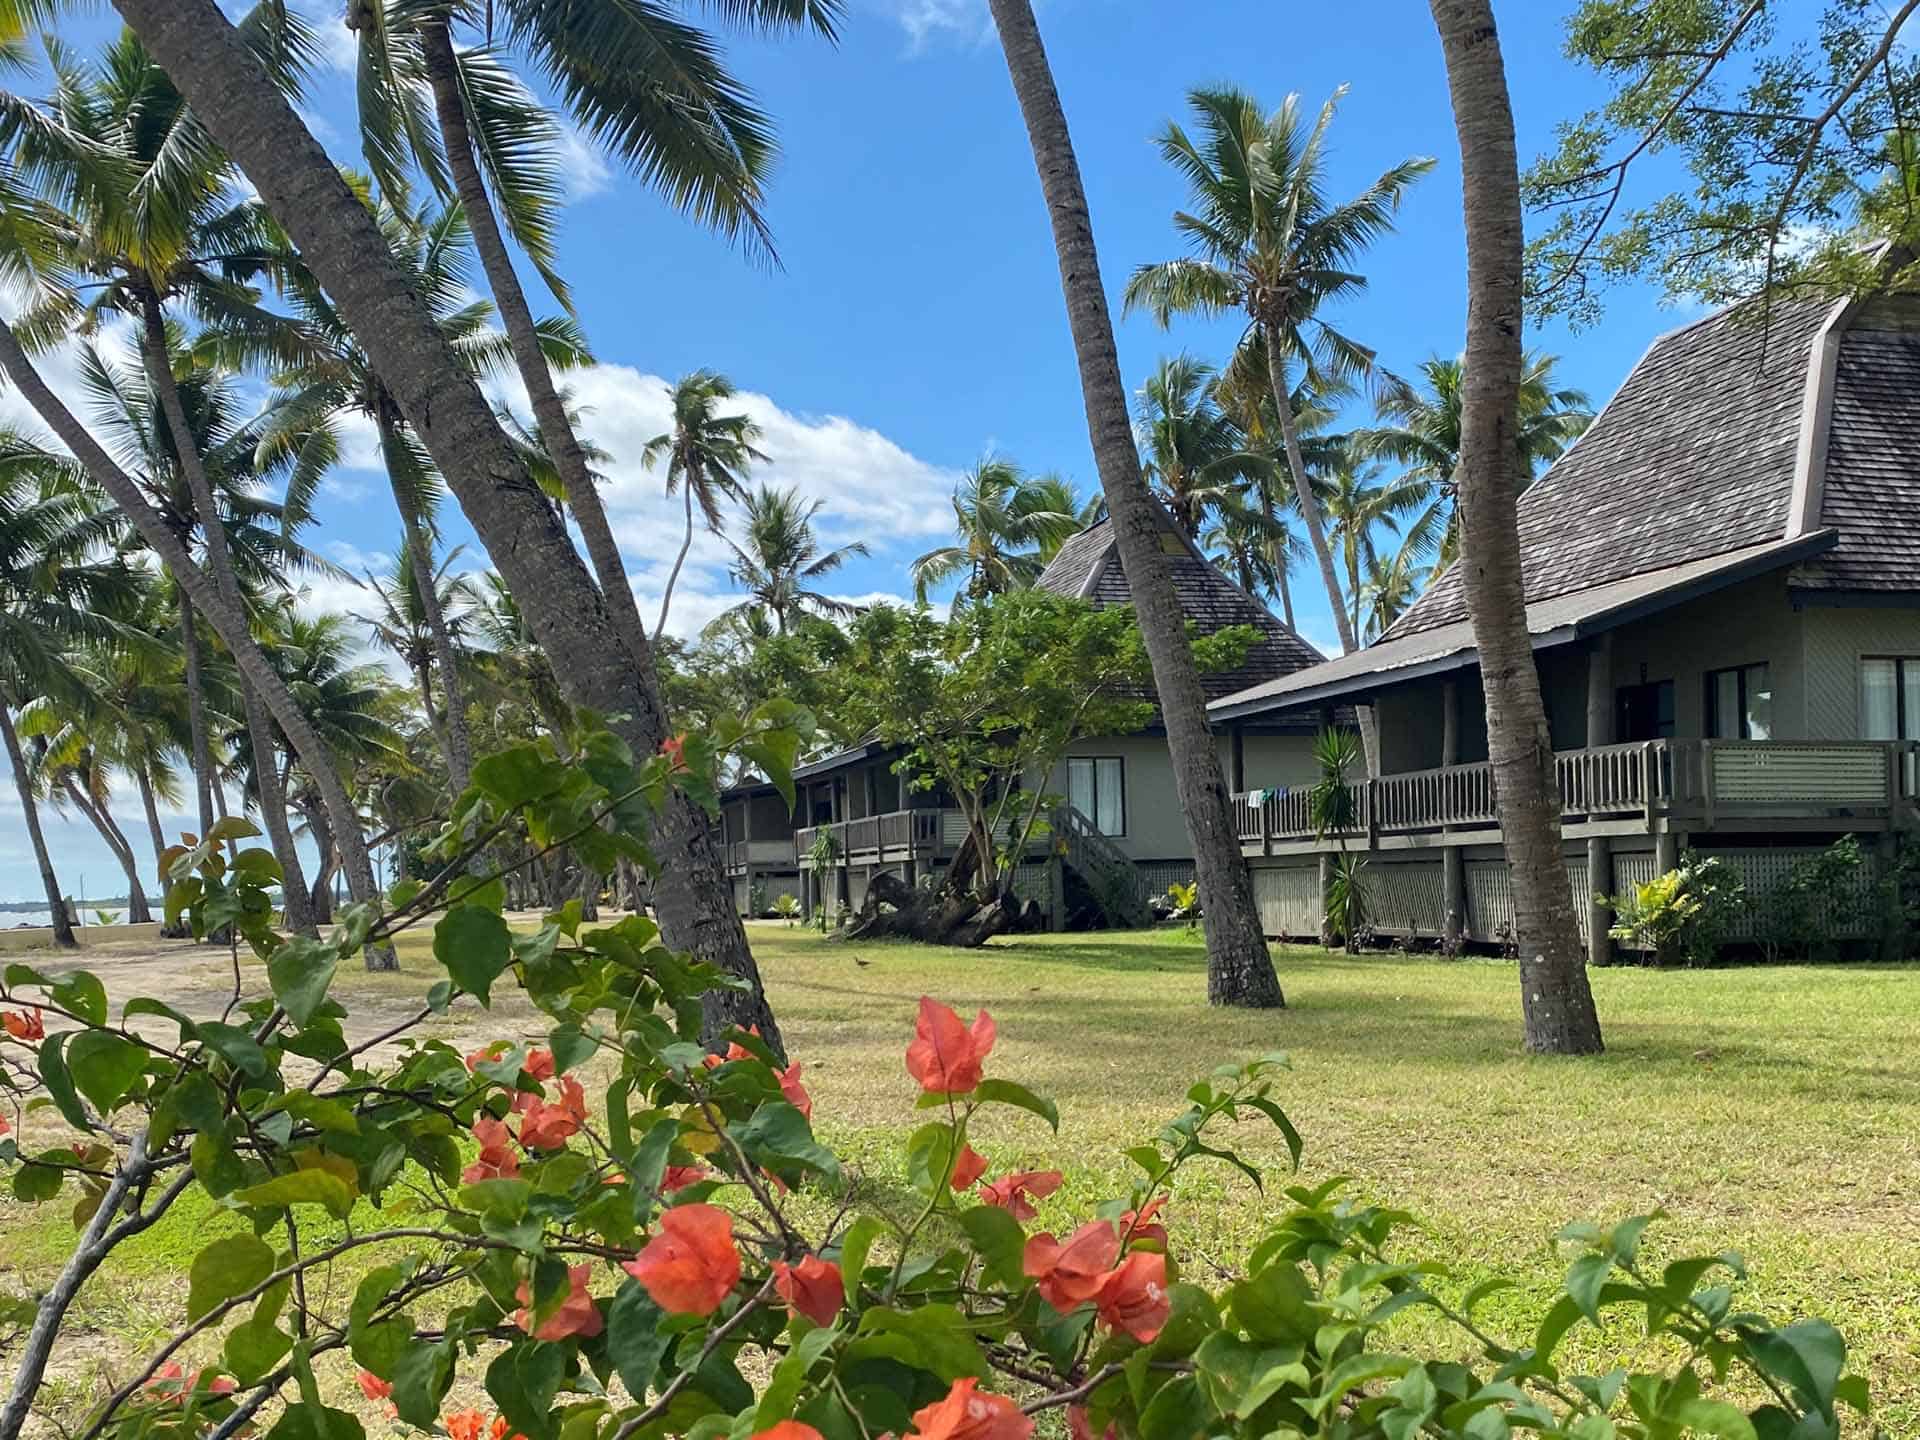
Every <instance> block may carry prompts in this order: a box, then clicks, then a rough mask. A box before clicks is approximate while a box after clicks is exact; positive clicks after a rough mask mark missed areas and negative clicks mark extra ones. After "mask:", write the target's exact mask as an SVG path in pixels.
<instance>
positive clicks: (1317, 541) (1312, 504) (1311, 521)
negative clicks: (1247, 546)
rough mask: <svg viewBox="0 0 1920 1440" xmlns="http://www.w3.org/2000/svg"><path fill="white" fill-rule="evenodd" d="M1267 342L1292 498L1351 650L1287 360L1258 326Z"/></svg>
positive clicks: (1344, 647) (1343, 645) (1269, 332)
mask: <svg viewBox="0 0 1920 1440" xmlns="http://www.w3.org/2000/svg"><path fill="white" fill-rule="evenodd" d="M1260 335H1261V338H1262V339H1263V340H1264V341H1265V342H1266V344H1265V346H1264V348H1265V350H1266V352H1267V383H1268V384H1269V385H1271V386H1272V387H1273V405H1274V409H1276V410H1277V411H1279V413H1280V439H1281V443H1282V444H1283V445H1284V446H1285V448H1286V452H1287V469H1288V471H1289V472H1290V473H1291V474H1292V476H1293V494H1294V498H1295V499H1296V500H1297V501H1298V502H1299V504H1300V518H1301V519H1302V520H1304V521H1306V525H1307V539H1309V540H1310V541H1312V542H1313V557H1314V559H1315V560H1317V561H1318V562H1319V564H1320V579H1321V582H1322V583H1323V584H1324V585H1325V586H1326V587H1327V604H1328V605H1329V606H1331V607H1332V609H1333V623H1334V624H1335V625H1336V626H1338V627H1339V630H1340V649H1341V651H1342V653H1348V652H1351V651H1352V649H1353V626H1351V625H1350V624H1348V623H1347V607H1346V603H1345V602H1344V601H1343V600H1342V599H1341V598H1340V577H1339V575H1338V574H1337V573H1336V572H1335V570H1334V568H1333V551H1332V550H1331V549H1329V548H1328V546H1327V527H1326V525H1325V524H1324V523H1323V522H1322V521H1321V518H1320V502H1319V501H1318V500H1316V499H1314V497H1313V485H1312V483H1311V482H1310V481H1309V480H1308V479H1307V461H1306V457H1305V456H1304V455H1302V454H1301V453H1300V427H1299V426H1298V425H1297V424H1295V423H1294V418H1293V391H1292V387H1291V386H1289V385H1288V384H1287V362H1286V357H1285V356H1284V355H1282V354H1281V353H1280V342H1279V339H1278V338H1277V337H1276V336H1275V335H1274V333H1273V327H1272V326H1271V325H1265V324H1263V325H1261V327H1260Z"/></svg>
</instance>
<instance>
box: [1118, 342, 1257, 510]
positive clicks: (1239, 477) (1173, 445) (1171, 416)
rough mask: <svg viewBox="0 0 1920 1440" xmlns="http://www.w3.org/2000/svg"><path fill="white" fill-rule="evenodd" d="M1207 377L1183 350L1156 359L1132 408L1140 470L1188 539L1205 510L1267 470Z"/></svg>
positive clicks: (1209, 371)
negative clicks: (1158, 359) (1216, 396)
mask: <svg viewBox="0 0 1920 1440" xmlns="http://www.w3.org/2000/svg"><path fill="white" fill-rule="evenodd" d="M1213 380H1214V373H1213V367H1212V366H1211V365H1208V364H1206V363H1204V362H1203V361H1199V360H1196V359H1194V358H1193V357H1192V356H1191V355H1175V356H1172V357H1170V358H1168V359H1164V360H1162V361H1161V362H1160V363H1159V365H1158V366H1156V367H1155V369H1154V372H1153V374H1151V375H1149V376H1148V377H1147V381H1146V383H1145V384H1144V385H1142V386H1141V387H1140V393H1139V397H1138V403H1137V408H1136V410H1135V412H1134V413H1135V418H1134V431H1135V434H1136V435H1137V436H1138V438H1139V441H1140V468H1141V471H1142V473H1144V474H1145V475H1146V477H1147V480H1148V483H1150V484H1151V485H1152V486H1153V487H1154V488H1155V490H1156V491H1158V492H1159V495H1160V498H1161V500H1162V501H1164V502H1165V503H1166V507H1167V509H1168V510H1169V511H1170V512H1171V513H1172V515H1173V518H1174V519H1175V521H1177V522H1178V523H1179V525H1180V528H1181V529H1183V530H1185V531H1186V532H1187V535H1188V537H1189V538H1190V539H1197V538H1198V537H1199V535H1200V528H1201V526H1202V525H1203V524H1204V523H1205V522H1206V517H1207V516H1208V514H1210V513H1212V512H1214V511H1217V510H1219V509H1221V508H1222V507H1223V506H1226V505H1229V504H1232V503H1234V502H1235V501H1238V500H1239V499H1241V498H1242V496H1243V493H1244V491H1245V489H1246V487H1247V486H1248V485H1250V484H1255V485H1258V484H1265V483H1266V482H1268V481H1269V480H1270V479H1271V478H1272V475H1273V466H1272V465H1271V463H1269V462H1268V460H1267V459H1266V457H1264V456H1262V455H1260V454H1258V453H1256V452H1255V451H1254V450H1252V449H1250V448H1249V447H1248V445H1247V443H1246V436H1245V434H1244V432H1242V430H1241V429H1240V427H1239V425H1238V424H1237V423H1236V422H1235V421H1234V420H1233V419H1232V417H1231V416H1229V415H1228V414H1227V412H1226V411H1225V410H1223V409H1222V408H1221V407H1220V403H1219V401H1218V400H1217V399H1216V398H1215V395H1214V391H1213Z"/></svg>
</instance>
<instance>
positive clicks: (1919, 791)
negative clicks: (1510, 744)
mask: <svg viewBox="0 0 1920 1440" xmlns="http://www.w3.org/2000/svg"><path fill="white" fill-rule="evenodd" d="M1916 750H1920V746H1916V744H1915V742H1912V741H1876V740H1861V741H1826V740H1819V741H1798V740H1649V741H1645V742H1641V743H1636V744H1629V745H1601V746H1596V747H1594V748H1592V749H1587V750H1567V751H1562V752H1560V753H1559V754H1557V755H1556V756H1555V757H1554V767H1555V769H1556V771H1557V772H1558V777H1559V783H1560V816H1561V823H1562V825H1563V826H1564V827H1565V831H1566V834H1567V836H1568V838H1570V839H1577V838H1580V837H1583V836H1588V835H1619V834H1655V833H1660V832H1662V831H1668V830H1710V829H1714V828H1716V827H1719V828H1722V829H1727V828H1732V829H1746V830H1764V829H1779V828H1787V829H1803V830H1815V829H1828V830H1882V829H1887V828H1890V827H1892V826H1894V825H1897V824H1900V823H1902V822H1903V820H1904V819H1905V818H1906V817H1907V816H1908V815H1909V814H1910V812H1911V809H1912V806H1913V802H1914V800H1915V799H1916V797H1917V796H1920V775H1917V774H1916V771H1917V768H1920V767H1917V766H1916ZM1354 792H1355V793H1354V797H1353V798H1354V815H1355V823H1354V825H1353V827H1352V828H1351V829H1350V830H1347V831H1345V832H1343V833H1341V834H1339V835H1337V836H1336V835H1332V834H1329V835H1328V836H1327V840H1329V841H1342V842H1345V843H1348V844H1358V845H1364V846H1368V847H1370V848H1388V849H1392V848H1416V847H1421V846H1429V845H1438V844H1449V845H1454V844H1485V843H1489V842H1491V841H1496V840H1498V838H1499V829H1500V826H1499V819H1498V812H1497V811H1496V809H1495V797H1494V783H1493V766H1492V764H1491V763H1490V762H1488V761H1484V760H1483V761H1479V762H1477V763H1475V764H1471V765H1446V766H1442V767H1440V768H1439V769H1435V770H1416V771H1410V772H1407V773H1405V774H1400V775H1381V776H1378V777H1376V778H1374V779H1371V780H1365V781H1361V782H1359V783H1358V784H1356V785H1355V786H1354ZM1307 798H1308V789H1307V787H1304V786H1302V787H1297V788H1294V789H1290V790H1274V791H1254V792H1250V793H1248V794H1241V795H1236V796H1235V797H1234V805H1235V810H1236V815H1237V820H1238V825H1239V833H1240V848H1241V850H1242V851H1243V852H1244V853H1246V854H1248V855H1276V854H1290V853H1298V852H1301V851H1308V850H1314V849H1317V848H1319V846H1320V844H1321V843H1322V842H1320V841H1319V840H1318V839H1317V838H1316V836H1315V834H1314V827H1313V824H1312V821H1311V819H1310V817H1309V814H1308V803H1307ZM1256 802H1257V803H1256Z"/></svg>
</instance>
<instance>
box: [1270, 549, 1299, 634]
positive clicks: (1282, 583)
mask: <svg viewBox="0 0 1920 1440" xmlns="http://www.w3.org/2000/svg"><path fill="white" fill-rule="evenodd" d="M1273 575H1274V579H1275V580H1276V581H1277V582H1278V583H1279V587H1280V613H1281V615H1282V616H1283V617H1284V618H1285V620H1286V622H1287V629H1289V630H1294V629H1295V627H1294V623H1293V590H1292V588H1291V587H1290V586H1289V585H1288V584H1287V557H1286V556H1285V555H1284V554H1283V555H1281V556H1280V557H1279V560H1278V561H1277V562H1276V563H1275V565H1274V567H1273ZM1296 633H1298V632H1297V631H1296Z"/></svg>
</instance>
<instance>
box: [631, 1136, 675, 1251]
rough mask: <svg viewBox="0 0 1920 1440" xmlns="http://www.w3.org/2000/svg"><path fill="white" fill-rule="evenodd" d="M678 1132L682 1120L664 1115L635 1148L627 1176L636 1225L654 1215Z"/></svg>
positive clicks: (641, 1223)
mask: <svg viewBox="0 0 1920 1440" xmlns="http://www.w3.org/2000/svg"><path fill="white" fill-rule="evenodd" d="M679 1136H680V1122H679V1121H677V1120H674V1119H672V1118H670V1117H663V1118H662V1119H659V1120H656V1121H655V1122H654V1123H653V1125H652V1127H651V1128H650V1129H648V1131H647V1133H646V1134H644V1135H642V1136H641V1137H640V1143H639V1145H638V1146H636V1147H635V1149H634V1152H633V1160H632V1162H631V1163H630V1164H629V1165H628V1166H627V1179H628V1181H629V1182H630V1183H631V1184H632V1186H633V1223H634V1224H636V1225H645V1224H646V1223H647V1222H648V1221H649V1220H651V1219H652V1218H653V1207H654V1205H655V1204H657V1203H658V1202H659V1199H660V1182H661V1181H662V1180H663V1179H665V1178H666V1174H667V1160H668V1157H669V1154H670V1153H671V1151H672V1149H673V1142H674V1141H675V1140H677V1139H678V1138H679Z"/></svg>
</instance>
